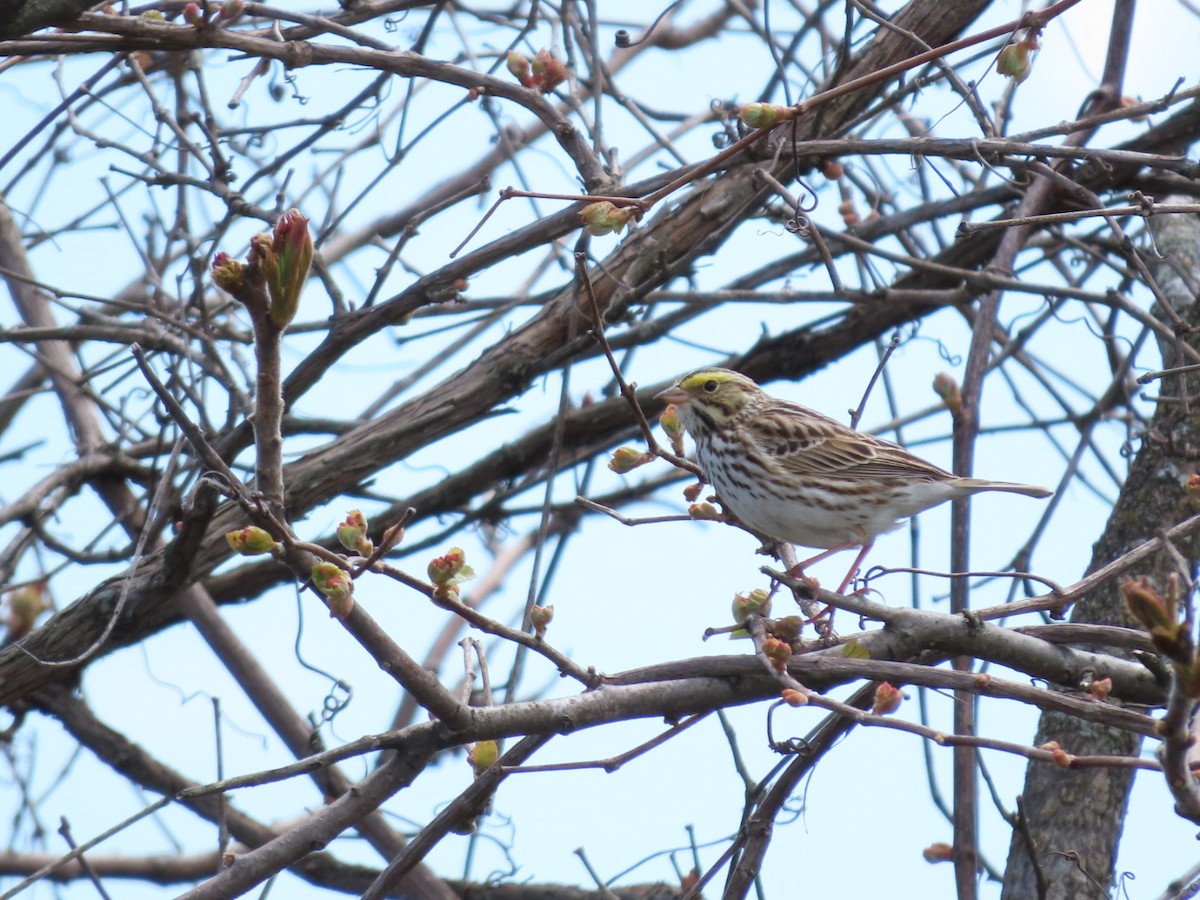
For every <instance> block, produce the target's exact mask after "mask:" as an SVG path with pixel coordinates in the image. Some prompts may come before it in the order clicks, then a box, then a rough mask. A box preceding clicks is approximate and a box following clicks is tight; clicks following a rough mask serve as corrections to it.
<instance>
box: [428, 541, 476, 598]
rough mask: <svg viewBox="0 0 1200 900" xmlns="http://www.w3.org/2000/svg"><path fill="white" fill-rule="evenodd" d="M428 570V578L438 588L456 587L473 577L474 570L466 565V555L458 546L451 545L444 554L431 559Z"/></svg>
mask: <svg viewBox="0 0 1200 900" xmlns="http://www.w3.org/2000/svg"><path fill="white" fill-rule="evenodd" d="M428 572H429V580H430V581H432V582H433V583H434V584H436V585H437V586H438V587H439V588H456V587H457V586H458V585H460V584H462V583H463V582H464V581H470V580H471V579H472V578H474V577H475V572H474V571H473V570H472V569H471V567H470V566H468V565H467V555H466V554H465V553H463V551H462V548H460V547H451V548H450V550H449V552H447V553H446V555H445V556H438V557H436V558H434V559H433V560H431V561H430V563H429V568H428Z"/></svg>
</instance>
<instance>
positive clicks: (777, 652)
mask: <svg viewBox="0 0 1200 900" xmlns="http://www.w3.org/2000/svg"><path fill="white" fill-rule="evenodd" d="M762 652H763V656H765V657H766V658H767V661H768V662H769V663H770V664H771V665H772V667H774V669H775V670H776V671H778V672H782V671H783V670H784V669H786V668H787V663H788V660H789V659H791V658H792V647H791V644H789V643H788V642H787V641H781V640H779V638H773V637H769V638H767V639H766V640H764V641H763V642H762Z"/></svg>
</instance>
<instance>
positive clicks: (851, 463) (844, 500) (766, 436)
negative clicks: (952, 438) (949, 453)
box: [658, 368, 1054, 594]
mask: <svg viewBox="0 0 1200 900" xmlns="http://www.w3.org/2000/svg"><path fill="white" fill-rule="evenodd" d="M658 397H659V399H662V400H666V401H667V402H669V403H674V404H675V405H676V407H677V408H678V410H679V417H680V420H681V421H682V422H683V426H684V427H685V428H686V429H687V431H688V433H689V434H691V436H692V439H693V440H694V441H695V442H696V460H697V462H698V463H699V464H700V468H701V469H702V470H703V471H704V475H705V477H706V478H707V479H708V481H709V483H711V484H712V486H713V487H714V488H715V489H716V491H717V497H718V499H719V500H720V501H721V503H722V504H723V505H724V507H725V509H726V511H727V512H730V513H733V515H735V516H736V517H737V518H738V520H739V521H741V523H742V524H743V525H745V526H746V527H747V528H750V529H752V530H753V531H756V532H758V533H759V534H762V535H765V536H767V537H769V538H773V539H775V540H777V541H787V542H788V543H791V544H801V545H803V546H805V547H815V548H820V549H823V550H824V552H823V553H819V554H818V555H816V556H814V557H813V558H812V559H807V560H805V561H804V562H801V563H798V564H797V565H796V566H794V567H793V569H792V573H793V574H802V573H803V570H804V569H805V568H806V567H808V566H810V565H812V564H813V563H815V562H818V561H819V560H822V559H825V558H826V557H828V556H832V555H833V554H834V553H837V552H839V551H841V550H848V549H850V548H852V547H861V548H862V549H861V550H860V551H859V554H858V556H857V557H855V559H854V564H853V565H852V566H851V567H850V571H849V572H848V573H846V577H845V579H844V580H843V581H842V584H841V586H840V587H839V588H838V591H837V592H838V593H839V594H840V593H843V592H844V591H845V590H846V586H847V585H848V584H850V582H851V580H852V579H853V578H854V575H855V573H856V572H857V571H858V568H859V565H860V564H861V563H862V561H863V558H864V557H865V556H866V555H867V553H868V552H869V551H870V549H871V546H872V545H873V544H874V543H875V538H876V537H877V536H879V535H881V534H885V533H886V532H889V531H891V530H893V529H894V528H897V527H899V525H900V523H901V521H903V520H904V519H907V518H908V517H909V516H912V515H915V514H916V513H919V512H921V511H922V510H925V509H929V508H930V507H931V506H937V505H938V504H939V503H945V502H946V501H947V500H953V499H954V498H956V497H966V496H969V495H971V494H977V493H979V492H980V491H1008V492H1009V493H1013V494H1024V495H1025V496H1027V497H1049V496H1051V495H1052V494H1053V493H1054V492H1053V491H1048V490H1046V489H1045V488H1040V487H1031V486H1030V485H1025V484H1010V483H1009V482H1006V481H986V480H984V479H982V478H962V477H959V476H958V475H952V474H951V473H949V472H947V471H945V470H943V469H939V468H938V467H937V466H935V465H933V464H932V463H927V462H925V460H923V459H920V458H919V457H916V456H913V455H912V454H911V453H909V452H908V451H907V450H905V449H904V448H903V447H899V446H897V445H896V444H893V443H891V442H890V441H885V440H882V439H881V438H877V437H874V436H872V435H869V434H863V433H862V432H859V431H855V430H853V429H852V428H848V427H846V426H845V425H843V424H841V423H840V422H838V421H836V420H834V419H831V418H829V417H828V416H824V415H822V414H821V413H819V412H814V411H813V410H811V409H806V408H805V407H803V406H799V405H797V404H795V403H789V402H787V401H786V400H778V399H776V398H775V397H772V396H770V395H769V394H767V393H766V392H765V391H763V390H762V388H760V387H759V386H758V385H757V384H755V383H754V382H753V381H751V380H750V379H749V378H747V377H746V376H745V375H742V374H740V373H738V372H734V371H732V370H730V369H718V368H712V369H697V370H696V371H695V372H691V373H689V374H687V375H684V376H683V377H682V378H680V379H679V380H678V381H677V382H675V384H674V385H673V386H672V387H669V388H667V389H666V390H665V391H663V392H662V393H660V394H659V395H658Z"/></svg>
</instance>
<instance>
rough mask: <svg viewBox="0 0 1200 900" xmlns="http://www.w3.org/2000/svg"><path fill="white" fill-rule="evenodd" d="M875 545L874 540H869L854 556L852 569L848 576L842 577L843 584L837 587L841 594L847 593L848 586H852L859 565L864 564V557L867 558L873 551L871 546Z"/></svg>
mask: <svg viewBox="0 0 1200 900" xmlns="http://www.w3.org/2000/svg"><path fill="white" fill-rule="evenodd" d="M873 546H875V542H874V541H867V542H866V543H865V544H863V545H862V549H861V550H859V551H858V556H856V557H854V563H853V565H851V566H850V571H849V572H847V573H846V577H845V578H843V579H842V584H841V586H840V587H839V588H838V589H837V592H838V593H839V594H844V593H846V588H847V587H849V586H850V582H852V581H853V580H854V576H855V575H857V574H858V569H859V566H861V565H862V561H863V559H864V558H866V555H867V554H868V553H870V552H871V548H872V547H873Z"/></svg>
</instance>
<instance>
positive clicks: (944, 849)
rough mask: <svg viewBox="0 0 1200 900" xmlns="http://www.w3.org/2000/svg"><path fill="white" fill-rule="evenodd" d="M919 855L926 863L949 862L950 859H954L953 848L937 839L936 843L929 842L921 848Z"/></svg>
mask: <svg viewBox="0 0 1200 900" xmlns="http://www.w3.org/2000/svg"><path fill="white" fill-rule="evenodd" d="M921 856H923V857H924V858H925V862H928V863H940V862H950V860H952V859H954V848H953V847H951V846H950V845H949V844H946V843H943V842H941V841H939V842H937V843H936V844H930V845H929V846H928V847H926V848H925V849H924V850H922V851H921Z"/></svg>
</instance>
